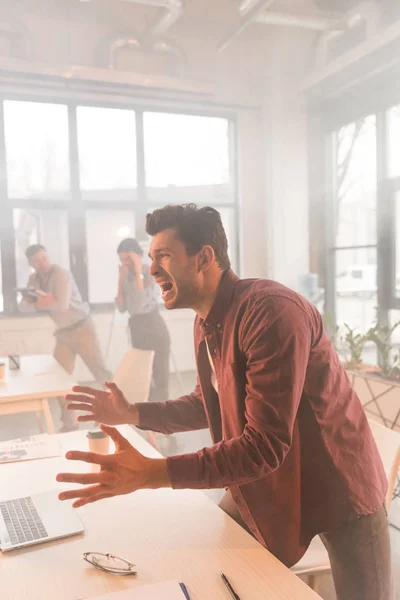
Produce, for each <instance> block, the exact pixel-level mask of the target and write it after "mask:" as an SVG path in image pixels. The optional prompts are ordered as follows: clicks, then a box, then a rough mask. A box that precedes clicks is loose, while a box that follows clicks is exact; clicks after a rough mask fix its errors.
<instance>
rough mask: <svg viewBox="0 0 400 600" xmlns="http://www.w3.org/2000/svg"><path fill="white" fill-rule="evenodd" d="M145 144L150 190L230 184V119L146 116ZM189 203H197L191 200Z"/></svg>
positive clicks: (152, 114)
mask: <svg viewBox="0 0 400 600" xmlns="http://www.w3.org/2000/svg"><path fill="white" fill-rule="evenodd" d="M144 141H145V162H146V183H147V186H149V187H154V188H167V187H168V186H178V187H188V186H209V185H221V184H227V183H229V162H230V158H229V121H228V120H227V119H220V118H215V117H200V116H192V115H175V114H166V113H145V114H144ZM179 201H180V200H179V199H178V202H179ZM182 201H183V202H184V201H185V200H182ZM187 201H188V199H186V202H187ZM189 201H196V200H194V199H193V198H192V197H190V199H189Z"/></svg>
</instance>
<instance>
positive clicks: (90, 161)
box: [77, 106, 136, 202]
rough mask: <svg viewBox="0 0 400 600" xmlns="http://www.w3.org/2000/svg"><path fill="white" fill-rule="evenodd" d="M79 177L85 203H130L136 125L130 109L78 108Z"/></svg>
mask: <svg viewBox="0 0 400 600" xmlns="http://www.w3.org/2000/svg"><path fill="white" fill-rule="evenodd" d="M77 121H78V152H79V177H80V185H81V193H82V198H83V199H84V200H103V201H105V202H112V201H113V200H116V201H118V200H132V199H133V198H134V195H133V193H132V191H133V190H134V189H135V188H136V123H135V113H134V112H133V111H130V110H119V109H114V108H97V107H92V106H78V108H77Z"/></svg>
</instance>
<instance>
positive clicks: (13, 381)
mask: <svg viewBox="0 0 400 600" xmlns="http://www.w3.org/2000/svg"><path fill="white" fill-rule="evenodd" d="M0 361H1V362H4V363H5V365H6V374H5V379H4V380H3V381H0V415H9V414H16V413H24V412H35V413H37V415H38V416H39V417H40V413H43V415H44V419H45V423H46V428H47V432H48V433H53V432H54V425H53V419H52V416H51V412H50V408H49V402H48V401H49V399H50V398H57V397H58V396H64V395H65V394H66V393H67V392H68V391H69V390H70V389H71V388H72V386H73V385H75V383H76V381H75V380H74V379H73V378H72V377H71V376H69V375H68V374H67V373H66V372H65V371H64V369H63V368H62V367H61V366H60V365H59V364H58V362H57V361H56V360H55V359H54V358H53V357H52V356H50V355H47V354H38V355H34V356H21V366H20V369H18V370H10V369H9V368H8V358H0Z"/></svg>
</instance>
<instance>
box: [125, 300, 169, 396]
mask: <svg viewBox="0 0 400 600" xmlns="http://www.w3.org/2000/svg"><path fill="white" fill-rule="evenodd" d="M129 328H130V332H131V341H132V346H133V348H138V349H139V350H154V362H153V382H152V387H151V391H150V398H149V399H150V401H152V402H163V401H165V400H168V399H169V395H168V383H169V347H170V337H169V333H168V328H167V326H166V324H165V321H164V319H163V318H162V316H161V315H160V314H159V312H158V311H157V310H154V311H152V312H150V313H146V314H144V315H134V316H132V317H131V318H130V319H129Z"/></svg>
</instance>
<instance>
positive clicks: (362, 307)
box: [335, 248, 377, 332]
mask: <svg viewBox="0 0 400 600" xmlns="http://www.w3.org/2000/svg"><path fill="white" fill-rule="evenodd" d="M335 283H336V309H337V324H338V326H339V327H343V326H344V324H347V325H348V326H349V327H350V328H352V329H354V328H355V329H357V330H358V331H360V332H365V331H366V330H367V329H369V327H371V325H372V324H373V322H374V320H375V316H376V307H377V279H376V250H375V249H371V248H369V249H362V250H360V249H358V250H357V249H354V250H338V251H337V252H336V282H335Z"/></svg>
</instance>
